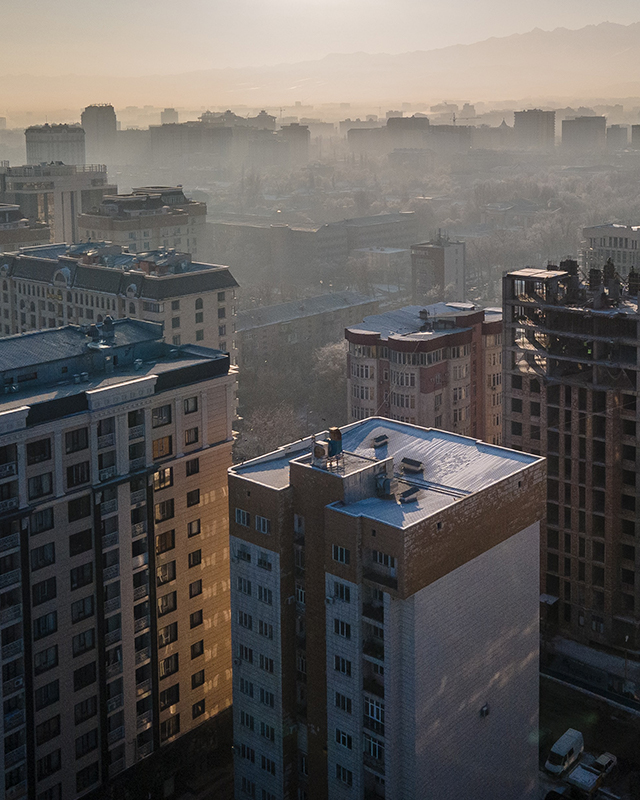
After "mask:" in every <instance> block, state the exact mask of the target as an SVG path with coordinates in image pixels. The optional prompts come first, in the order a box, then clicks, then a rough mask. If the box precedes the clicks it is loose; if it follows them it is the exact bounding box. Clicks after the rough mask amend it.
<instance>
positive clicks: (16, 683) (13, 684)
mask: <svg viewBox="0 0 640 800" xmlns="http://www.w3.org/2000/svg"><path fill="white" fill-rule="evenodd" d="M23 686H24V676H23V675H18V676H17V677H16V678H10V679H9V680H8V681H4V683H3V684H2V694H3V695H4V696H5V697H6V696H7V695H8V694H13V693H14V692H17V691H18V690H19V689H22V687H23Z"/></svg>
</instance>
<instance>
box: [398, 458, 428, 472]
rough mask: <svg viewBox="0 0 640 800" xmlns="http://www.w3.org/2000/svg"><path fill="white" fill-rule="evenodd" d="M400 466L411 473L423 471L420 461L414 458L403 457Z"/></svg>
mask: <svg viewBox="0 0 640 800" xmlns="http://www.w3.org/2000/svg"><path fill="white" fill-rule="evenodd" d="M400 466H401V467H402V471H403V472H410V473H412V474H417V473H418V472H423V471H424V465H423V463H422V461H416V460H415V458H403V459H402V461H401V462H400Z"/></svg>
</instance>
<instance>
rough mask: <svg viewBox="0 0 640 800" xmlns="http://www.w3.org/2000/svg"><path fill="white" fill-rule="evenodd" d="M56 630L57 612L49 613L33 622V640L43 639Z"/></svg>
mask: <svg viewBox="0 0 640 800" xmlns="http://www.w3.org/2000/svg"><path fill="white" fill-rule="evenodd" d="M57 630H58V612H57V611H51V613H49V614H44V615H43V616H42V617H37V618H36V619H34V620H33V640H34V642H35V641H37V640H38V639H44V637H45V636H50V635H51V634H52V633H55V632H56V631H57Z"/></svg>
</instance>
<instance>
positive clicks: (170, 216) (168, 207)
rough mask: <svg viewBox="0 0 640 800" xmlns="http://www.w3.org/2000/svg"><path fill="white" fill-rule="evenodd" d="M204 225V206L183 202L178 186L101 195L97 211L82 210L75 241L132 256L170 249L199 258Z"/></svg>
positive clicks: (203, 249)
mask: <svg viewBox="0 0 640 800" xmlns="http://www.w3.org/2000/svg"><path fill="white" fill-rule="evenodd" d="M206 224H207V206H206V203H198V202H196V201H195V200H189V199H187V198H186V197H185V195H184V192H183V191H182V188H181V187H180V186H147V187H143V188H140V189H134V190H133V191H132V193H131V194H116V195H105V196H104V198H103V199H102V202H101V203H100V204H99V206H98V207H97V208H93V209H89V208H83V210H82V214H80V216H79V217H78V236H79V239H76V240H75V241H79V240H86V239H93V240H94V241H96V240H97V241H109V242H113V244H119V245H121V246H122V247H126V248H128V249H129V250H130V251H131V252H132V253H136V252H137V253H140V252H145V251H147V250H157V249H158V248H160V247H173V248H178V249H179V250H182V251H184V252H187V253H192V254H193V255H194V256H199V257H200V258H203V257H206V253H207V249H208V248H207V228H206Z"/></svg>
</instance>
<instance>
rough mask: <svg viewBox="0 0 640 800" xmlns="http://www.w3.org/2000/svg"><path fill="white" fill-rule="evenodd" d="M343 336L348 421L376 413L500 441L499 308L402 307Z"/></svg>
mask: <svg viewBox="0 0 640 800" xmlns="http://www.w3.org/2000/svg"><path fill="white" fill-rule="evenodd" d="M345 336H346V338H347V341H348V342H349V354H348V356H347V392H348V403H349V419H350V420H357V419H364V418H365V417H370V416H377V415H380V416H385V417H390V418H391V419H395V420H399V421H400V422H409V423H412V424H417V425H423V426H425V427H432V426H433V427H436V428H444V429H445V430H450V431H454V432H455V433H460V434H462V435H464V436H474V437H476V438H478V439H484V440H485V441H487V442H491V443H492V444H500V443H501V441H502V313H501V311H500V309H496V308H486V309H481V308H476V306H474V305H471V304H470V303H436V304H434V305H430V306H426V307H425V306H407V307H406V308H401V309H398V310H397V311H387V312H386V313H384V314H379V315H377V316H371V317H366V318H365V320H364V321H363V322H361V323H360V324H359V325H352V326H350V327H349V328H347V330H346V332H345Z"/></svg>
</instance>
